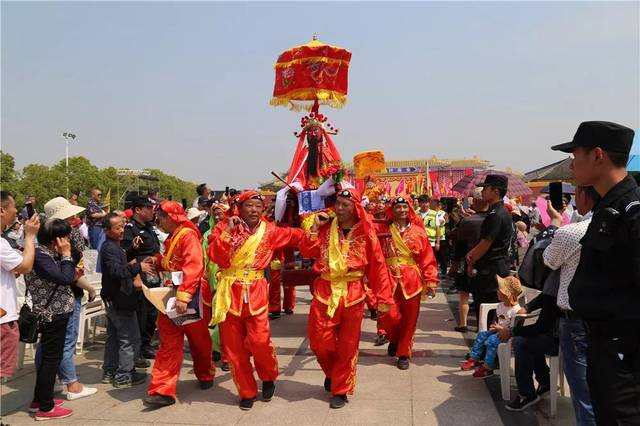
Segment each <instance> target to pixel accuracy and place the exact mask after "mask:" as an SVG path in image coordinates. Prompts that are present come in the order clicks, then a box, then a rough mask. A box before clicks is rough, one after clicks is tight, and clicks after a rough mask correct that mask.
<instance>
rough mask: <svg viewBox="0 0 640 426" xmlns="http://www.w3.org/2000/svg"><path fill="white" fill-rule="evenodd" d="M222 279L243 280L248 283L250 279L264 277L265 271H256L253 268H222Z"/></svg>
mask: <svg viewBox="0 0 640 426" xmlns="http://www.w3.org/2000/svg"><path fill="white" fill-rule="evenodd" d="M220 273H221V275H220V278H221V279H229V280H230V279H233V281H234V282H235V281H242V282H243V283H248V282H250V281H255V280H259V279H261V278H264V271H255V270H251V269H236V270H233V269H222V270H220Z"/></svg>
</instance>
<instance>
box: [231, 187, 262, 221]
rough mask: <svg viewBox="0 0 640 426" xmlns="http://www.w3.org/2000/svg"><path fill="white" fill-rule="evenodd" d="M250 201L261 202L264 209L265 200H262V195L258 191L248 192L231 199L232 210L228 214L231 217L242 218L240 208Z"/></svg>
mask: <svg viewBox="0 0 640 426" xmlns="http://www.w3.org/2000/svg"><path fill="white" fill-rule="evenodd" d="M249 200H260V201H261V202H262V205H263V207H264V199H263V198H262V194H260V193H259V192H258V191H254V190H248V191H244V192H242V193H241V194H238V195H236V196H235V197H233V198H232V199H231V201H230V203H229V204H230V206H231V209H229V211H228V212H227V213H228V214H230V215H231V216H240V206H241V205H242V203H244V202H245V201H249Z"/></svg>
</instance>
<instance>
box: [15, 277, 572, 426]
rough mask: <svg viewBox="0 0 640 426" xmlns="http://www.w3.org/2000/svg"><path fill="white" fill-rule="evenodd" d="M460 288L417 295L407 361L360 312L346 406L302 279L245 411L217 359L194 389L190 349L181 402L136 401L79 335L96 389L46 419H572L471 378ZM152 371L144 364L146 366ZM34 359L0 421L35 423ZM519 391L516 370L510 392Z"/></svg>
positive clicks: (85, 373)
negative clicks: (393, 354) (309, 323)
mask: <svg viewBox="0 0 640 426" xmlns="http://www.w3.org/2000/svg"><path fill="white" fill-rule="evenodd" d="M456 298H457V297H456V296H451V295H445V294H444V293H442V292H439V293H438V295H437V297H436V298H434V299H433V300H428V301H425V302H423V304H422V312H421V315H420V320H419V322H418V330H417V332H416V336H415V345H414V350H415V355H414V358H413V360H412V363H411V367H410V368H409V370H407V371H401V370H398V369H397V368H396V366H395V363H394V361H393V360H392V359H390V358H389V357H388V356H387V355H386V346H384V347H378V348H376V347H374V346H373V343H372V342H373V341H374V339H375V322H374V321H371V320H370V319H363V327H362V336H361V344H360V357H359V360H358V384H357V387H356V391H355V394H354V395H353V396H350V397H349V401H350V402H349V404H347V406H346V407H345V408H343V409H340V410H332V409H330V408H329V395H328V394H327V393H326V392H325V391H324V388H323V385H322V383H323V380H324V375H323V373H322V370H321V369H320V366H319V365H318V363H317V362H316V360H315V357H314V356H313V353H312V352H311V351H310V350H309V345H308V340H307V339H306V338H305V337H304V336H305V335H306V320H307V313H308V311H309V300H310V295H309V292H308V290H307V289H306V288H299V291H298V305H297V307H296V310H295V314H294V315H290V316H285V315H283V316H282V317H281V318H280V319H277V320H274V321H272V322H271V326H272V334H273V340H274V343H275V345H276V346H277V348H278V361H279V364H280V377H279V379H278V382H277V388H276V395H275V397H274V398H273V400H272V401H271V402H268V403H267V402H262V401H257V402H256V404H255V405H254V407H253V409H252V410H251V411H248V412H245V411H241V410H240V409H239V408H238V397H237V393H236V389H235V386H234V384H233V380H232V379H231V375H230V373H229V372H223V371H222V370H220V369H218V370H217V372H216V378H215V385H214V387H213V388H212V389H209V390H200V389H199V388H198V382H197V381H196V379H195V376H193V374H192V363H191V360H190V357H189V354H188V353H187V354H186V355H185V357H186V359H185V362H184V364H183V368H182V374H181V378H180V382H179V383H178V402H177V403H176V404H175V405H173V406H171V407H167V408H163V409H159V410H151V409H148V408H145V407H144V406H143V405H142V400H141V398H142V397H143V396H144V395H145V393H146V386H145V385H140V386H136V387H133V388H129V389H114V388H112V387H111V386H110V385H103V384H100V379H101V376H102V370H101V369H100V367H101V365H102V349H103V344H102V343H101V342H100V341H98V342H96V343H92V344H88V345H85V353H84V354H83V355H82V356H79V357H77V363H78V373H79V376H80V381H81V382H82V383H85V384H88V385H91V386H95V387H97V388H98V389H99V392H98V394H96V395H95V396H93V397H90V398H86V399H81V400H77V401H67V402H65V407H68V408H71V409H73V410H74V415H73V416H71V417H69V418H67V419H63V420H60V421H49V422H47V424H51V425H55V424H72V425H136V424H138V425H143V424H158V425H170V424H180V425H189V424H193V425H207V424H209V425H243V424H247V425H252V424H262V425H283V424H296V425H356V424H359V425H366V424H380V425H473V426H483V425H484V426H496V425H501V424H505V425H518V426H521V425H563V426H565V425H572V424H574V420H573V413H572V408H571V401H570V400H569V398H568V397H559V400H558V415H557V417H556V418H555V419H550V418H549V399H548V397H545V398H543V400H542V401H541V402H540V403H539V404H538V405H537V406H536V407H532V408H530V409H528V410H526V411H524V412H522V413H512V412H508V411H506V410H505V409H504V401H502V400H501V397H500V389H499V387H500V386H499V378H498V377H492V378H489V379H486V380H478V379H473V378H472V377H471V373H470V372H463V371H460V368H459V365H460V360H462V359H463V357H464V355H465V354H466V353H467V352H468V349H469V347H468V345H469V344H470V342H471V340H469V339H472V338H473V333H468V336H467V339H466V340H465V336H463V335H462V334H461V333H457V332H455V331H453V327H454V326H455V320H454V315H453V313H452V309H453V310H455V299H456ZM149 371H150V370H149ZM33 383H34V371H33V362H32V359H31V358H30V354H29V352H28V351H27V360H26V362H25V367H24V368H23V369H22V370H20V371H19V372H18V373H17V375H16V376H15V377H14V378H13V379H12V380H11V381H9V382H8V383H5V384H3V385H2V423H3V424H4V425H7V424H10V425H24V424H33V423H35V420H34V419H33V418H32V417H31V416H30V415H29V414H28V413H27V409H26V408H27V405H28V403H29V402H30V399H31V394H32V392H33ZM515 393H516V389H515V382H514V379H513V378H512V396H514V395H515Z"/></svg>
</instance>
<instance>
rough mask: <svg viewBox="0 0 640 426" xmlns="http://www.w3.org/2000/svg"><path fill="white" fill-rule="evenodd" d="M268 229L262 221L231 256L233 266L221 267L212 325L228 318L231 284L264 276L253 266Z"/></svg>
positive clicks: (214, 298) (214, 299)
mask: <svg viewBox="0 0 640 426" xmlns="http://www.w3.org/2000/svg"><path fill="white" fill-rule="evenodd" d="M266 229H267V224H266V223H264V222H262V221H261V222H260V225H259V226H258V230H257V231H256V232H255V233H254V234H253V235H251V236H250V237H249V238H247V240H246V241H245V242H244V243H243V244H242V246H241V247H240V248H239V249H238V251H236V252H235V253H234V254H233V256H231V266H230V267H229V268H228V269H222V268H221V269H220V280H219V281H218V287H217V289H216V295H215V296H214V297H213V315H212V318H211V325H216V324H218V323H220V322H223V321H224V320H225V319H226V318H227V312H229V308H230V307H231V286H232V285H233V283H234V282H236V281H242V282H244V283H249V282H251V281H253V280H256V279H259V278H262V277H263V276H264V274H263V272H262V271H255V270H252V269H251V268H252V267H253V261H254V260H255V257H256V250H257V248H258V246H259V245H260V242H261V241H262V237H263V236H264V233H265V231H266Z"/></svg>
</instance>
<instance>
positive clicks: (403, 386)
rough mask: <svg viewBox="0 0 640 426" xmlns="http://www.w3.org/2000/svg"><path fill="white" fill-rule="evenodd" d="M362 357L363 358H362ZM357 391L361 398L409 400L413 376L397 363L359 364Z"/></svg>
mask: <svg viewBox="0 0 640 426" xmlns="http://www.w3.org/2000/svg"><path fill="white" fill-rule="evenodd" d="M360 359H362V358H360ZM355 393H356V395H357V397H358V399H361V400H376V399H386V400H394V401H397V400H408V399H409V396H410V395H411V376H410V374H409V372H408V371H401V370H398V368H397V367H396V366H395V365H390V364H377V365H376V364H374V365H366V366H364V365H358V369H357V384H356V389H355Z"/></svg>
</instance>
